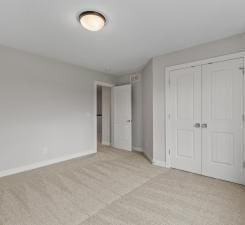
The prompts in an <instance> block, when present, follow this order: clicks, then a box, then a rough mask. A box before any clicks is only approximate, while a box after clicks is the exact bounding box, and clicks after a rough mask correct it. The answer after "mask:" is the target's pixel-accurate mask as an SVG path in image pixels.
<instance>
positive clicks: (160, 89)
mask: <svg viewBox="0 0 245 225" xmlns="http://www.w3.org/2000/svg"><path fill="white" fill-rule="evenodd" d="M244 50H245V33H244V34H240V35H236V36H233V37H230V38H226V39H222V40H219V41H215V42H211V43H207V44H202V45H199V46H195V47H192V48H188V49H184V50H181V51H178V52H174V53H171V54H166V55H163V56H159V57H155V58H154V59H153V61H152V64H153V69H152V70H153V73H152V72H151V71H150V69H149V65H147V66H146V68H145V70H144V71H147V72H145V76H146V74H147V76H149V78H147V79H148V80H147V79H144V80H145V85H143V93H145V92H146V93H147V92H149V89H150V87H152V88H153V96H152V99H151V101H150V100H149V96H147V95H146V93H145V94H143V102H144V104H145V102H147V104H148V107H149V108H150V107H151V104H153V114H152V117H151V114H150V113H149V108H148V107H144V108H143V115H144V114H146V115H149V117H148V119H149V120H153V134H154V135H153V144H152V146H153V148H152V149H151V150H152V154H153V160H155V161H159V162H165V133H166V131H165V68H166V67H168V66H172V65H178V64H183V63H188V62H192V61H197V60H202V59H207V58H211V57H216V56H222V55H226V54H230V53H235V52H239V51H244ZM145 120H146V118H144V119H143V121H145ZM144 123H145V122H144ZM145 129H151V128H148V127H145V124H144V130H145ZM148 133H149V132H148ZM145 135H147V133H145ZM144 140H146V137H145V136H144ZM148 142H149V143H146V144H145V145H149V146H150V145H151V140H148ZM147 151H148V150H147Z"/></svg>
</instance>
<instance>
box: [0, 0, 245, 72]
mask: <svg viewBox="0 0 245 225" xmlns="http://www.w3.org/2000/svg"><path fill="white" fill-rule="evenodd" d="M244 9H245V1H244V0H1V1H0V44H3V45H6V46H10V47H14V48H17V49H22V50H25V51H29V52H33V53H36V54H39V55H43V56H48V57H52V58H56V59H59V60H61V61H64V62H68V63H72V64H76V65H80V66H84V67H87V68H91V69H94V70H98V71H102V72H107V73H111V74H115V75H120V74H126V73H133V72H138V71H139V70H140V69H142V67H143V66H144V65H145V63H146V62H147V61H148V60H149V59H150V58H151V57H153V56H157V55H160V54H164V53H168V52H172V51H176V50H179V49H183V48H186V47H190V46H193V45H197V44H200V43H205V42H209V41H212V40H216V39H220V38H224V37H228V36H231V35H233V34H237V33H242V32H244V31H245V11H244ZM84 10H98V11H100V12H102V13H104V15H105V16H106V17H107V18H108V24H107V25H106V27H105V28H104V29H103V30H102V31H100V32H96V33H94V32H88V31H86V30H85V29H83V28H82V27H81V25H80V24H79V23H78V21H77V16H78V15H79V13H80V12H81V11H84Z"/></svg>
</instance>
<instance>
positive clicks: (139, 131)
mask: <svg viewBox="0 0 245 225" xmlns="http://www.w3.org/2000/svg"><path fill="white" fill-rule="evenodd" d="M131 75H132V74H131ZM131 75H123V76H119V77H118V80H117V84H118V85H123V84H129V83H131V81H130V76H131ZM137 76H138V77H139V80H138V81H136V82H132V145H133V149H134V150H138V151H142V149H143V124H142V78H141V76H142V75H141V74H140V73H139V74H137Z"/></svg>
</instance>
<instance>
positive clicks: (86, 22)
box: [79, 11, 106, 31]
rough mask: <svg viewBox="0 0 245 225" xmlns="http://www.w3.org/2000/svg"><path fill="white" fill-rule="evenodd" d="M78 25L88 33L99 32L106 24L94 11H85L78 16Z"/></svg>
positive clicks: (102, 17)
mask: <svg viewBox="0 0 245 225" xmlns="http://www.w3.org/2000/svg"><path fill="white" fill-rule="evenodd" d="M79 20H80V23H81V24H82V26H83V27H84V28H85V29H87V30H89V31H99V30H101V29H102V28H103V27H104V26H105V23H106V19H105V17H104V16H103V15H102V14H101V13H99V12H95V11H85V12H82V13H81V14H80V16H79Z"/></svg>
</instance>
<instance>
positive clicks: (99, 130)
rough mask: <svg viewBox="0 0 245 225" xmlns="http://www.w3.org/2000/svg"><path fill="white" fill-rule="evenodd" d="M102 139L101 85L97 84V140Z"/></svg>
mask: <svg viewBox="0 0 245 225" xmlns="http://www.w3.org/2000/svg"><path fill="white" fill-rule="evenodd" d="M101 140H102V86H97V141H98V142H99V143H101Z"/></svg>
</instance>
